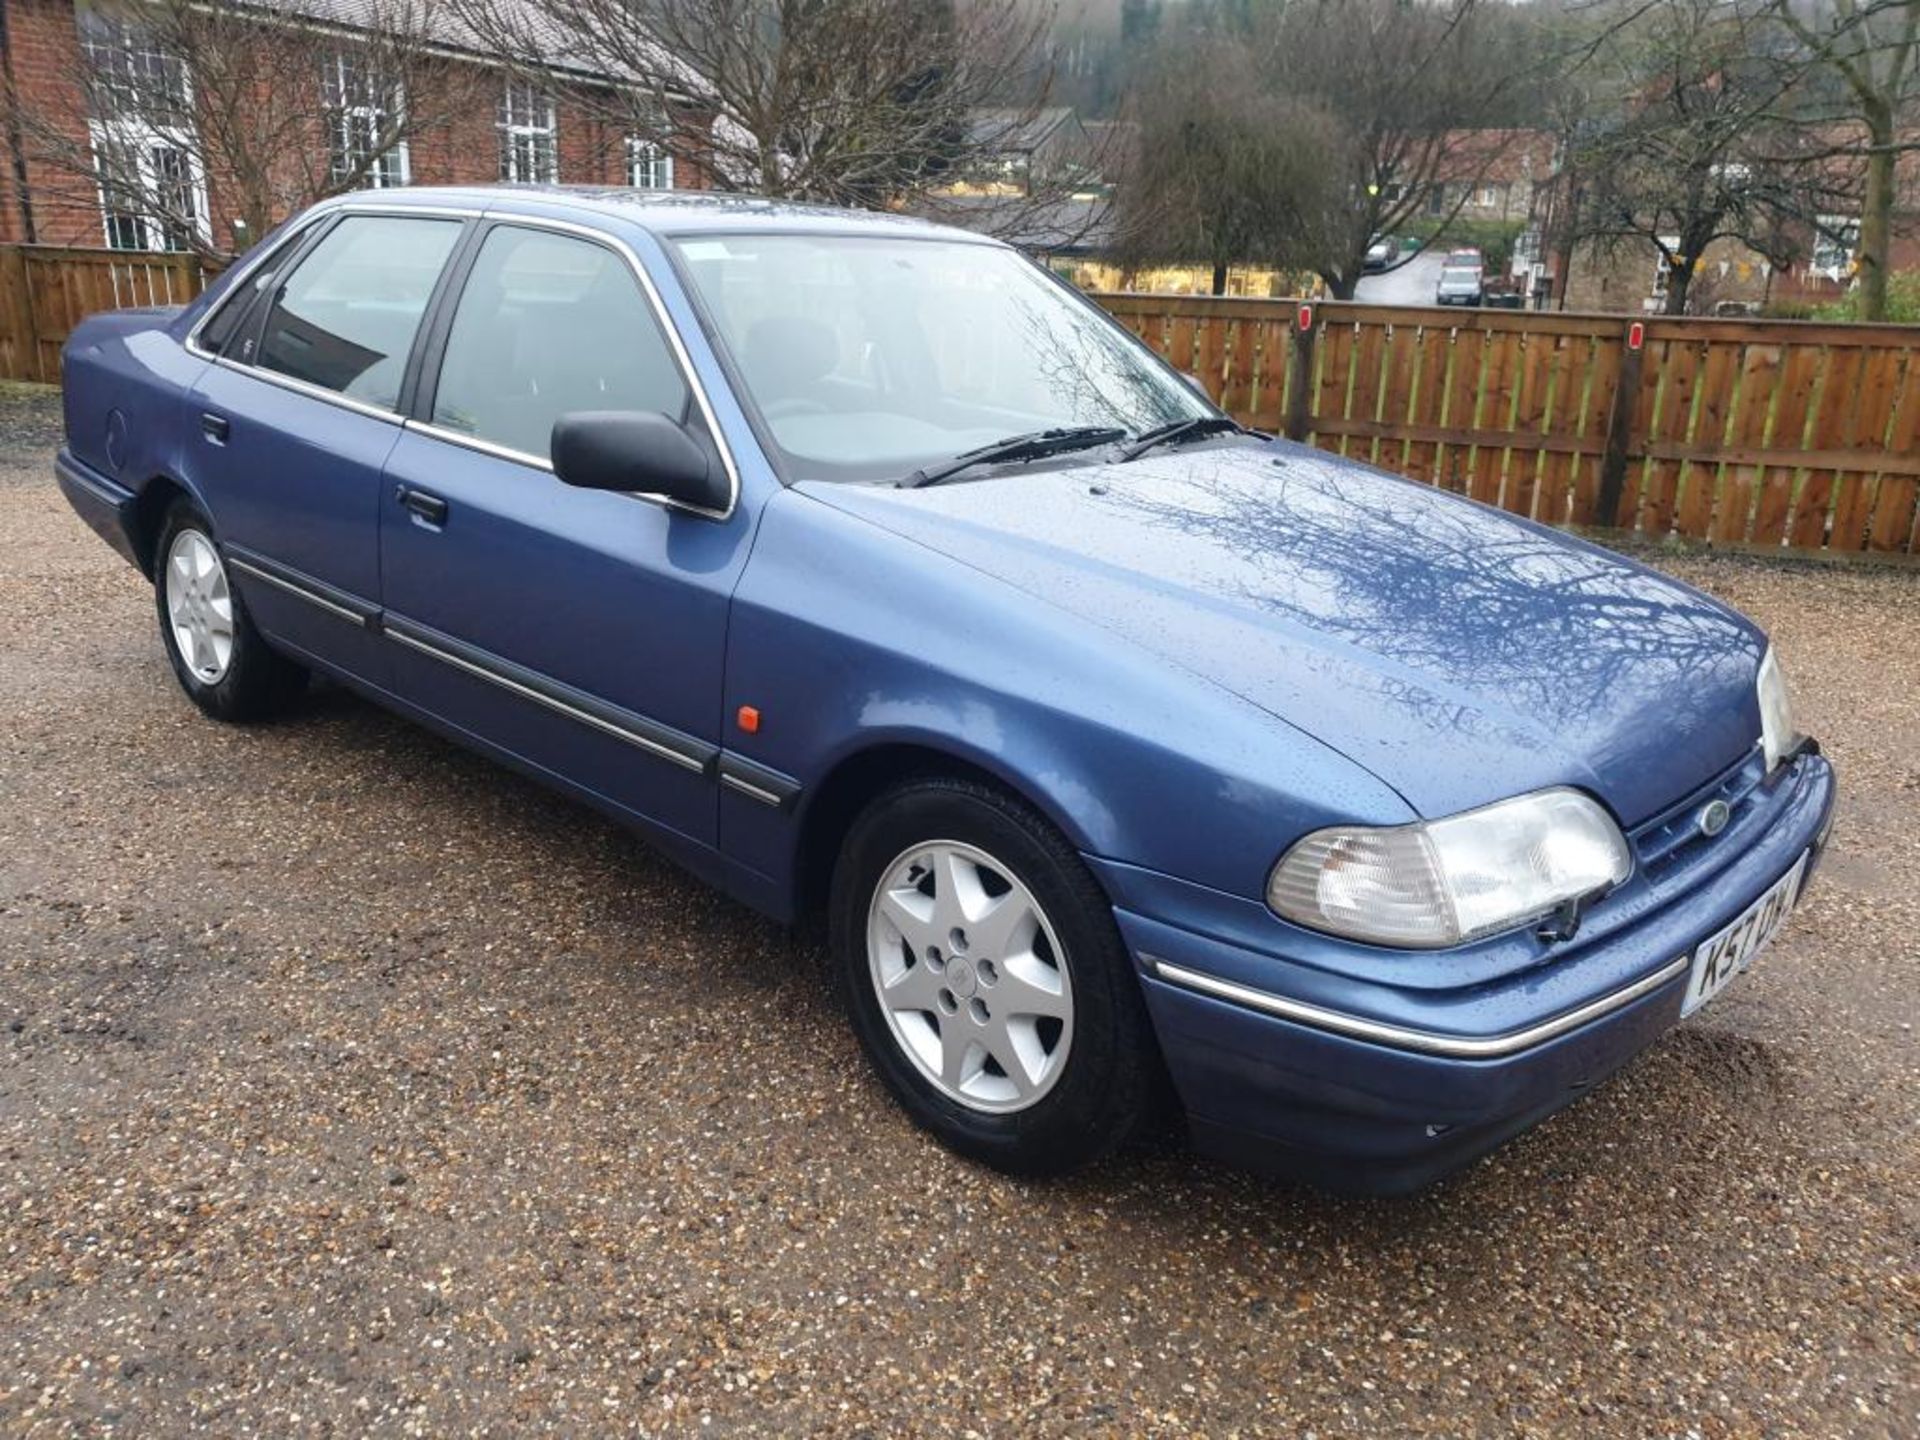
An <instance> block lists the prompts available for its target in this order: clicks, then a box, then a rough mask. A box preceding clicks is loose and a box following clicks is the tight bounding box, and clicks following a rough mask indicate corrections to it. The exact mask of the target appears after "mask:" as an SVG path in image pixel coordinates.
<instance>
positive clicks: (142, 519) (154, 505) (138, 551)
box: [127, 475, 206, 580]
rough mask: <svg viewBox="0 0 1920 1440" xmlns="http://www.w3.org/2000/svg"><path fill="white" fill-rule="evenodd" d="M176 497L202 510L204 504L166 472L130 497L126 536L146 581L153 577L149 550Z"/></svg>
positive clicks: (155, 541) (149, 481)
mask: <svg viewBox="0 0 1920 1440" xmlns="http://www.w3.org/2000/svg"><path fill="white" fill-rule="evenodd" d="M176 500H186V501H188V502H189V503H190V504H192V505H194V506H196V507H198V508H199V509H200V510H201V512H202V513H205V510H206V507H205V506H204V505H201V503H200V501H199V499H198V497H196V496H195V495H194V493H193V492H192V491H191V490H189V489H188V488H187V487H186V486H185V485H182V484H181V483H180V482H179V481H178V480H175V479H174V478H173V477H172V476H170V475H155V476H154V477H153V478H152V479H150V480H148V481H147V483H146V484H145V485H142V486H141V487H140V490H139V492H138V493H137V494H136V495H135V496H134V501H133V508H132V513H131V514H130V516H129V518H128V523H127V538H128V539H129V540H130V541H132V542H133V553H134V554H135V556H137V557H138V559H139V561H140V573H141V574H143V575H145V576H146V577H147V579H149V580H151V579H153V578H154V561H155V557H154V553H153V552H154V547H155V545H157V544H158V543H159V540H160V526H161V525H162V523H164V522H165V520H166V518H167V511H168V510H170V509H172V508H173V503H174V501H176Z"/></svg>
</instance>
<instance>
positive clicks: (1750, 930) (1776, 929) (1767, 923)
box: [1680, 855, 1807, 1015]
mask: <svg viewBox="0 0 1920 1440" xmlns="http://www.w3.org/2000/svg"><path fill="white" fill-rule="evenodd" d="M1806 869H1807V857H1806V856H1805V855H1802V856H1801V857H1800V858H1799V859H1798V860H1797V861H1795V862H1794V866H1793V868H1792V869H1791V870H1789V871H1788V872H1787V873H1786V874H1784V875H1782V876H1781V877H1780V878H1779V879H1778V880H1776V881H1775V882H1774V883H1773V885H1772V886H1771V887H1769V888H1768V890H1767V893H1766V894H1764V895H1762V896H1761V897H1760V898H1759V899H1758V900H1756V901H1754V902H1753V904H1751V905H1749V906H1748V907H1747V908H1746V910H1745V911H1744V912H1743V913H1742V914H1741V916H1740V918H1739V919H1738V920H1736V921H1734V922H1733V923H1732V924H1731V925H1729V926H1727V928H1726V929H1724V930H1722V931H1721V932H1720V933H1719V934H1717V935H1714V936H1713V937H1711V938H1710V939H1707V940H1703V941H1701V942H1700V948H1699V949H1697V950H1695V951H1694V952H1693V970H1692V972H1691V973H1690V974H1689V975H1688V976H1687V998H1686V999H1685V1000H1683V1001H1681V1002H1680V1013H1681V1014H1682V1015H1691V1014H1692V1013H1693V1012H1694V1011H1696V1010H1698V1009H1699V1008H1700V1007H1701V1006H1702V1005H1704V1004H1706V1003H1707V1001H1709V1000H1711V999H1713V997H1714V996H1716V995H1718V994H1719V993H1720V992H1721V991H1722V990H1724V989H1726V988H1727V985H1728V984H1729V982H1731V981H1732V979H1733V977H1734V976H1736V975H1738V974H1739V973H1740V972H1741V971H1742V970H1744V969H1746V968H1747V966H1749V965H1751V964H1752V963H1753V957H1754V956H1756V955H1758V954H1759V953H1760V952H1761V951H1762V950H1764V949H1766V948H1767V944H1768V942H1769V941H1771V940H1772V939H1773V937H1774V936H1775V935H1778V934H1779V933H1780V927H1781V926H1782V925H1784V924H1786V923H1787V916H1789V915H1790V914H1792V913H1793V902H1794V901H1795V900H1797V899H1798V898H1799V897H1800V877H1801V876H1802V875H1803V874H1805V873H1806Z"/></svg>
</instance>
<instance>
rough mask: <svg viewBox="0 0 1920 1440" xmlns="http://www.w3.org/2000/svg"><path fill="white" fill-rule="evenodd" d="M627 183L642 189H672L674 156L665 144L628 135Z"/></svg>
mask: <svg viewBox="0 0 1920 1440" xmlns="http://www.w3.org/2000/svg"><path fill="white" fill-rule="evenodd" d="M627 183H628V184H629V185H632V186H635V187H637V188H639V189H641V190H671V189H672V188H673V156H671V155H669V154H668V153H667V150H666V147H665V146H664V145H658V144H655V143H654V142H653V141H651V140H642V139H641V138H640V137H639V136H638V135H633V136H630V137H628V139H627Z"/></svg>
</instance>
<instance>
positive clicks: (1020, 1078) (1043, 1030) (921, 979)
mask: <svg viewBox="0 0 1920 1440" xmlns="http://www.w3.org/2000/svg"><path fill="white" fill-rule="evenodd" d="M867 960H868V969H869V972H870V975H871V978H872V982H873V988H874V994H875V995H876V997H877V998H878V999H879V1002H880V1010H881V1013H882V1014H883V1015H884V1016H885V1017H886V1021H887V1028H888V1030H889V1032H890V1033H891V1034H892V1036H893V1039H894V1041H895V1043H896V1044H897V1045H898V1046H899V1047H900V1050H901V1053H903V1054H904V1055H905V1056H906V1057H907V1058H908V1060H910V1061H911V1062H912V1063H913V1066H914V1068H915V1069H917V1070H918V1071H919V1072H920V1074H921V1075H922V1076H923V1077H925V1079H926V1080H927V1081H928V1082H929V1083H930V1084H931V1085H933V1086H934V1087H935V1088H936V1089H937V1090H938V1091H939V1092H940V1093H941V1094H942V1095H944V1096H946V1097H947V1098H948V1099H950V1100H953V1101H955V1102H957V1103H958V1104H961V1105H964V1106H966V1107H967V1108H969V1109H971V1110H977V1111H981V1112H984V1113H988V1114H1008V1113H1011V1112H1013V1111H1018V1110H1025V1109H1027V1108H1028V1107H1029V1106H1032V1105H1034V1104H1036V1103H1038V1102H1039V1100H1040V1099H1041V1098H1042V1097H1043V1096H1044V1095H1046V1093H1047V1092H1048V1091H1049V1090H1050V1089H1052V1088H1053V1085H1054V1083H1055V1081H1057V1080H1058V1079H1059V1078H1060V1073H1061V1071H1062V1070H1063V1069H1064V1068H1065V1066H1066V1061H1067V1054H1068V1050H1069V1048H1070V1047H1071V1045H1072V1042H1073V983H1072V977H1071V975H1070V973H1069V972H1068V969H1067V964H1066V958H1065V954H1064V952H1063V951H1062V949H1061V947H1060V942H1059V939H1058V938H1057V936H1056V935H1055V933H1054V929H1053V926H1052V924H1051V923H1050V922H1049V921H1048V919H1047V915H1046V912H1045V911H1044V910H1043V909H1041V907H1040V904H1039V902H1038V901H1037V900H1036V899H1035V898H1034V896H1033V892H1032V891H1030V890H1029V889H1028V888H1027V886H1026V885H1025V884H1024V883H1022V881H1021V880H1020V878H1019V876H1017V875H1016V874H1014V873H1013V871H1012V870H1011V869H1010V868H1009V867H1008V866H1007V865H1005V864H1004V863H1002V862H1001V861H999V860H997V859H995V858H994V857H993V856H992V855H989V854H988V853H987V852H985V851H984V850H980V849H978V848H976V847H974V846H972V845H967V844H963V843H961V842H960V841H956V840H933V841H928V842H927V843H925V844H922V845H916V846H914V847H913V848H911V849H909V850H905V851H902V852H901V853H900V854H899V855H898V856H896V857H895V858H894V860H893V862H892V863H891V864H889V865H888V866H887V867H886V869H885V870H883V871H882V872H881V876H880V882H879V884H878V885H877V886H875V888H874V892H873V898H872V901H871V903H870V905H869V906H868V912H867Z"/></svg>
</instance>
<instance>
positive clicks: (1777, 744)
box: [1758, 645, 1801, 775]
mask: <svg viewBox="0 0 1920 1440" xmlns="http://www.w3.org/2000/svg"><path fill="white" fill-rule="evenodd" d="M1758 686H1759V690H1760V749H1761V752H1762V753H1763V754H1765V756H1766V757H1767V773H1768V774H1769V775H1771V774H1772V773H1773V769H1774V767H1775V766H1776V765H1778V764H1779V763H1780V762H1781V761H1782V760H1784V759H1786V758H1787V756H1788V755H1789V754H1791V753H1792V751H1793V748H1794V747H1795V746H1796V745H1798V744H1799V743H1800V738H1801V737H1800V732H1799V730H1797V729H1796V728H1795V727H1794V723H1793V696H1791V695H1789V694H1788V693H1787V677H1786V676H1785V675H1784V674H1782V673H1781V671H1780V662H1779V661H1778V660H1777V659H1775V658H1774V654H1773V647H1772V646H1771V645H1769V646H1768V647H1767V653H1766V658H1765V659H1763V660H1761V662H1760V679H1759V681H1758Z"/></svg>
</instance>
